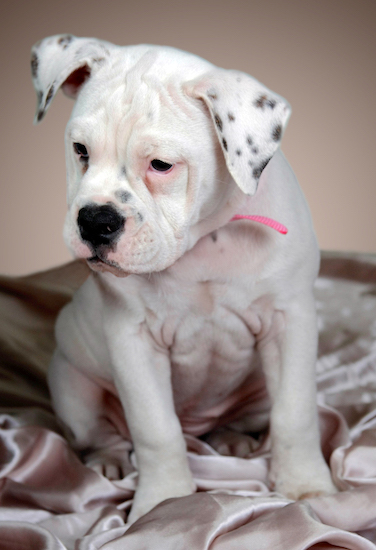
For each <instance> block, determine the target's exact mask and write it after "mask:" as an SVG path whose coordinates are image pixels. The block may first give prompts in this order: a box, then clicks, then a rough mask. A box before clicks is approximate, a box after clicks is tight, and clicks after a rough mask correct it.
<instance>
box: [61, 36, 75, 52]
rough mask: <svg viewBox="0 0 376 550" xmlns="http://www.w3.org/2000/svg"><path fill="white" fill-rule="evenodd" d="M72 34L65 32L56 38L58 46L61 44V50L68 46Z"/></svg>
mask: <svg viewBox="0 0 376 550" xmlns="http://www.w3.org/2000/svg"><path fill="white" fill-rule="evenodd" d="M72 40H73V36H72V35H71V34H66V35H65V36H62V37H61V38H59V40H58V44H59V46H62V48H63V50H66V49H67V48H68V46H69V44H70V43H71V42H72Z"/></svg>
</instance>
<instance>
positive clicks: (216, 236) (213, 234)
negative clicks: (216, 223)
mask: <svg viewBox="0 0 376 550" xmlns="http://www.w3.org/2000/svg"><path fill="white" fill-rule="evenodd" d="M210 236H211V240H212V241H213V243H216V242H217V240H218V235H217V232H216V231H213V233H211V234H210Z"/></svg>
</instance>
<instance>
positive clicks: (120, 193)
mask: <svg viewBox="0 0 376 550" xmlns="http://www.w3.org/2000/svg"><path fill="white" fill-rule="evenodd" d="M115 197H116V198H117V199H118V200H119V201H120V202H122V203H123V204H124V203H126V202H128V201H129V200H130V199H131V198H132V194H131V193H129V191H126V190H125V189H118V190H117V191H116V192H115Z"/></svg>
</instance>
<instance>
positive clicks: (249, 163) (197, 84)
mask: <svg viewBox="0 0 376 550" xmlns="http://www.w3.org/2000/svg"><path fill="white" fill-rule="evenodd" d="M184 88H185V91H186V93H188V95H190V96H191V97H194V98H197V99H201V100H203V101H204V103H205V104H206V106H207V107H208V109H209V112H210V115H211V118H212V120H213V123H214V127H215V130H216V133H217V136H218V139H219V141H220V144H221V147H222V150H223V154H224V157H225V159H226V164H227V168H228V170H229V172H230V174H231V176H232V177H233V178H234V180H235V182H236V183H237V185H238V186H239V187H240V189H241V190H242V191H243V192H244V193H246V194H247V195H253V194H254V193H255V192H256V190H257V185H258V181H259V179H260V176H261V173H262V171H263V169H264V168H265V166H266V165H267V164H268V162H269V160H270V159H271V157H272V156H273V154H274V153H275V151H276V150H277V148H278V146H279V144H280V141H281V138H282V134H283V130H284V128H285V126H286V124H287V121H288V118H289V116H290V112H291V109H290V106H289V104H288V103H287V102H286V101H285V100H284V99H283V98H282V97H280V96H278V95H277V94H275V93H273V92H272V91H270V90H269V89H268V88H266V87H265V86H264V85H263V84H261V83H260V82H258V81H257V80H255V79H254V78H252V77H251V76H249V75H247V74H245V73H241V72H238V71H228V70H225V69H214V70H213V71H210V72H208V73H206V74H204V75H203V76H201V77H199V78H197V79H195V80H193V81H190V82H188V83H187V84H186V85H185V86H184Z"/></svg>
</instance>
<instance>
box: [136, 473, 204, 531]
mask: <svg viewBox="0 0 376 550" xmlns="http://www.w3.org/2000/svg"><path fill="white" fill-rule="evenodd" d="M195 490H196V486H195V484H194V483H193V480H192V479H187V480H186V481H184V480H180V482H179V483H177V482H176V483H172V482H169V481H167V482H166V480H165V481H164V483H163V484H162V485H158V484H151V483H149V484H145V485H143V486H142V485H141V486H139V487H138V488H137V490H136V493H135V497H134V500H133V505H132V509H131V511H130V514H129V516H128V523H129V524H132V523H134V522H135V521H137V520H138V519H139V518H140V517H142V516H144V515H145V514H147V513H148V512H150V510H152V509H153V508H154V507H155V506H157V504H160V503H161V502H163V501H164V500H167V499H168V498H177V497H184V496H188V495H191V494H192V493H194V492H195Z"/></svg>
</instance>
